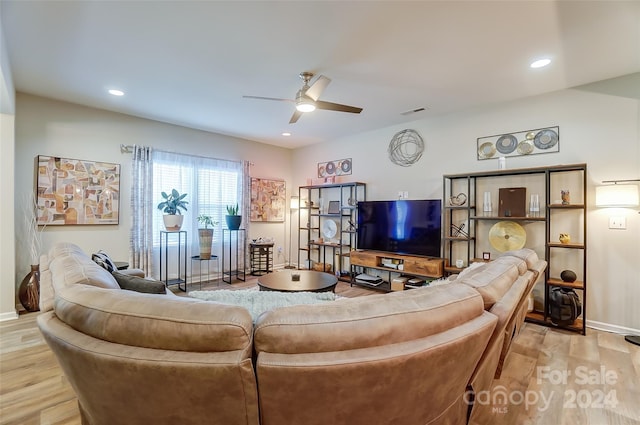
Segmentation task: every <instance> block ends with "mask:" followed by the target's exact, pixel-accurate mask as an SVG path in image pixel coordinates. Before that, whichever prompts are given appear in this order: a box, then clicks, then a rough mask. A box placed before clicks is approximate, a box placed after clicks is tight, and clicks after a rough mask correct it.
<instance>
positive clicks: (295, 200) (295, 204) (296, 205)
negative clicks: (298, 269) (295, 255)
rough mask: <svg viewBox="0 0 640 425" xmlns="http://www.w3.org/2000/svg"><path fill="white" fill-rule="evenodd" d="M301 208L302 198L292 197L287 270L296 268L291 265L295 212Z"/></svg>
mask: <svg viewBox="0 0 640 425" xmlns="http://www.w3.org/2000/svg"><path fill="white" fill-rule="evenodd" d="M299 207H300V198H298V197H297V196H291V201H290V205H289V264H288V265H287V266H286V267H285V269H295V267H294V266H292V265H291V251H292V247H293V245H292V241H293V227H292V224H293V211H295V210H297V209H298V208H299Z"/></svg>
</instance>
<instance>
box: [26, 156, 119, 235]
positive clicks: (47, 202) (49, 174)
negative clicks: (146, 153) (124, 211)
mask: <svg viewBox="0 0 640 425" xmlns="http://www.w3.org/2000/svg"><path fill="white" fill-rule="evenodd" d="M36 175H37V187H36V194H37V219H38V224H39V225H45V224H46V225H48V226H51V225H86V224H118V221H119V213H120V164H112V163H108V162H99V161H88V160H82V159H69V158H61V157H55V156H44V155H39V156H38V158H37V166H36Z"/></svg>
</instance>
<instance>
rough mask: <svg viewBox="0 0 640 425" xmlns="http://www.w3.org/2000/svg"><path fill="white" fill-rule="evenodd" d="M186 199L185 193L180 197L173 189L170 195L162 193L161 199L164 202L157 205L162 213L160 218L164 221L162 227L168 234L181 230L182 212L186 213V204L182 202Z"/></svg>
mask: <svg viewBox="0 0 640 425" xmlns="http://www.w3.org/2000/svg"><path fill="white" fill-rule="evenodd" d="M186 197H187V194H186V193H183V194H182V195H181V194H180V193H179V192H178V191H177V190H175V189H172V190H171V193H169V194H167V192H162V198H163V199H164V201H162V202H160V203H159V204H158V209H159V210H161V211H162V212H164V216H163V217H162V218H163V220H164V227H165V228H166V229H167V231H169V232H176V231H178V230H180V229H181V228H182V221H183V220H184V216H183V215H182V212H181V211H180V210H183V211H185V212H186V211H187V204H188V202H187V201H185V200H184V198H186Z"/></svg>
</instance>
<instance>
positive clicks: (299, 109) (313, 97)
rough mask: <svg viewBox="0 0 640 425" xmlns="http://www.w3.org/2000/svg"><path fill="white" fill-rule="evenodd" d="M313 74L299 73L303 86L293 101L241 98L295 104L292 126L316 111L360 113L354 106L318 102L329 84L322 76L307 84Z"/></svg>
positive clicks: (273, 98)
mask: <svg viewBox="0 0 640 425" xmlns="http://www.w3.org/2000/svg"><path fill="white" fill-rule="evenodd" d="M313 76H314V74H313V73H312V72H301V73H300V79H301V80H302V81H303V83H304V84H303V86H302V88H301V89H300V90H298V93H297V94H296V98H295V100H294V99H281V98H277V97H262V96H242V97H244V98H247V99H261V100H278V101H284V102H294V103H295V104H296V110H295V112H294V113H293V115H292V116H291V119H290V120H289V124H294V123H295V122H297V121H298V119H299V118H300V117H301V116H302V114H303V113H305V112H311V111H314V110H316V109H324V110H327V111H338V112H350V113H352V114H359V113H360V112H362V108H357V107H355V106H348V105H341V104H339V103H331V102H325V101H322V100H318V98H319V97H320V95H321V94H322V92H323V91H324V89H326V88H327V86H328V85H329V83H330V82H331V79H330V78H327V77H325V76H324V75H320V76H318V78H316V80H315V81H314V82H313V84H311V85H309V82H310V81H311V79H312V78H313Z"/></svg>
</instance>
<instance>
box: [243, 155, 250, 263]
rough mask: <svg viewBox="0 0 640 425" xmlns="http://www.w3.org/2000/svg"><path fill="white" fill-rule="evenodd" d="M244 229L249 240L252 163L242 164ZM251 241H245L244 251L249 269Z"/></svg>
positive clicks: (245, 261)
mask: <svg viewBox="0 0 640 425" xmlns="http://www.w3.org/2000/svg"><path fill="white" fill-rule="evenodd" d="M241 211H242V217H243V218H242V227H244V229H245V234H246V236H247V239H249V235H250V234H251V232H250V229H249V228H250V227H251V162H249V161H243V163H242V210H241ZM248 245H249V241H248V240H246V241H245V250H244V265H245V266H244V267H245V269H246V268H247V265H248V264H250V262H249V250H248V249H246V248H247V247H248Z"/></svg>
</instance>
